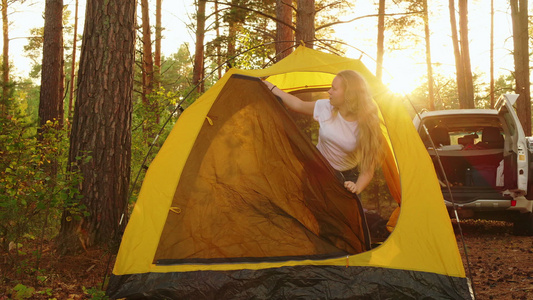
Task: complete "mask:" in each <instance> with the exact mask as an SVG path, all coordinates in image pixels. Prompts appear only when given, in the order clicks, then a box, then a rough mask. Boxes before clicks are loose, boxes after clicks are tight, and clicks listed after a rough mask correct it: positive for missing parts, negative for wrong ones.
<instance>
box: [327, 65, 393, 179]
mask: <svg viewBox="0 0 533 300" xmlns="http://www.w3.org/2000/svg"><path fill="white" fill-rule="evenodd" d="M337 76H338V77H339V78H340V79H342V84H343V85H344V86H343V88H344V98H345V99H344V101H345V105H346V108H347V109H348V113H349V114H354V115H355V116H356V117H357V123H358V125H357V126H358V131H359V134H358V135H357V147H356V150H355V152H356V157H357V160H358V162H359V171H360V172H361V173H363V172H365V171H366V170H374V169H375V168H377V167H378V166H379V165H380V164H381V161H382V159H383V157H384V152H385V151H384V148H383V147H384V139H383V134H382V132H381V120H380V118H379V112H378V107H377V105H376V103H375V102H374V101H373V100H372V95H371V94H370V88H369V87H368V84H367V82H366V80H365V79H364V78H363V76H361V75H360V74H359V73H357V72H355V71H353V70H344V71H340V72H339V73H338V74H337Z"/></svg>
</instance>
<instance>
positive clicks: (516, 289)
mask: <svg viewBox="0 0 533 300" xmlns="http://www.w3.org/2000/svg"><path fill="white" fill-rule="evenodd" d="M461 228H462V231H463V236H464V244H463V242H462V239H461V238H460V235H459V234H458V233H459V230H458V226H457V224H454V229H455V232H456V236H457V244H458V246H459V251H460V252H461V256H462V257H463V264H464V266H465V271H466V274H467V277H470V276H469V274H471V277H472V278H473V282H474V292H475V294H476V299H533V237H531V236H513V235H512V234H511V232H512V225H511V224H509V223H505V222H497V221H480V220H468V221H463V222H461ZM465 248H466V252H467V253H468V261H469V262H470V263H469V264H468V263H467V257H466V256H465V255H464V253H465V251H464V249H465ZM468 266H470V267H468Z"/></svg>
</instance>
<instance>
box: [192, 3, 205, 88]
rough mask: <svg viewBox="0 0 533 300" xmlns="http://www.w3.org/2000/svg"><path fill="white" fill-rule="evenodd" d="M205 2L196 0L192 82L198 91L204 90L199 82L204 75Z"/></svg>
mask: <svg viewBox="0 0 533 300" xmlns="http://www.w3.org/2000/svg"><path fill="white" fill-rule="evenodd" d="M205 4H206V0H199V1H198V11H197V13H196V48H195V52H194V66H193V75H192V84H193V85H195V86H196V85H198V86H197V88H196V90H197V92H198V93H203V92H204V85H203V83H201V81H202V79H203V77H204V37H205Z"/></svg>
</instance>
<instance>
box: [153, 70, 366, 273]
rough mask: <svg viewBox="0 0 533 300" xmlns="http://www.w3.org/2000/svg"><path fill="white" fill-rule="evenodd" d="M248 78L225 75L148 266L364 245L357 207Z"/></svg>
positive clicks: (334, 251) (353, 249) (354, 249)
mask: <svg viewBox="0 0 533 300" xmlns="http://www.w3.org/2000/svg"><path fill="white" fill-rule="evenodd" d="M254 79H255V80H253V79H248V78H244V77H242V76H235V75H234V76H232V78H230V80H229V81H228V83H227V84H226V85H225V86H224V88H223V89H222V91H221V92H220V94H219V96H218V98H217V99H216V101H215V102H214V104H213V106H212V107H211V110H210V111H209V114H208V117H209V118H210V119H211V123H210V122H208V121H204V124H203V126H202V129H201V130H200V133H199V137H201V138H198V139H196V141H195V144H194V146H193V148H192V150H191V154H190V155H189V159H188V160H187V163H186V164H185V166H184V169H183V175H182V176H181V178H180V182H179V184H178V187H177V189H176V192H175V194H174V197H173V201H172V204H171V207H172V208H175V209H174V210H169V212H168V214H167V216H166V224H165V227H164V228H163V232H162V234H161V238H160V241H159V246H158V249H157V251H156V254H155V257H154V262H157V261H166V262H167V263H168V262H169V261H174V262H181V261H182V260H185V259H186V260H187V261H191V260H193V261H204V262H210V261H212V259H217V261H225V258H238V260H240V261H242V258H250V259H254V258H258V257H260V258H266V259H267V260H268V259H269V258H276V257H284V258H285V259H286V257H289V256H294V257H304V256H313V255H328V254H330V255H333V256H339V255H343V254H348V253H351V254H355V253H360V252H363V251H365V250H368V249H369V243H368V238H367V237H366V236H365V234H366V232H365V227H364V224H365V223H364V222H363V221H362V219H361V215H362V214H361V205H360V203H358V201H357V199H354V196H353V195H351V194H350V193H349V192H348V191H347V190H346V189H344V188H343V187H342V186H340V185H339V183H338V182H337V180H336V178H335V174H334V172H333V171H332V170H331V168H329V166H328V164H327V162H325V161H324V159H323V158H322V156H321V155H320V154H319V152H318V150H317V149H316V148H315V147H314V146H313V145H312V144H311V143H310V142H309V141H308V139H307V138H306V137H305V136H303V135H302V134H301V132H300V130H299V129H298V128H297V127H296V125H295V124H294V122H291V120H290V118H289V117H287V116H285V117H280V116H283V114H287V113H286V111H285V110H284V108H283V107H282V105H281V104H280V103H278V102H277V100H276V99H275V97H274V96H273V95H272V94H271V93H269V91H268V89H267V88H266V86H264V84H262V83H261V82H260V80H259V79H257V78H254ZM268 98H270V99H268ZM266 99H268V100H266ZM302 179H303V180H302ZM176 209H179V213H176Z"/></svg>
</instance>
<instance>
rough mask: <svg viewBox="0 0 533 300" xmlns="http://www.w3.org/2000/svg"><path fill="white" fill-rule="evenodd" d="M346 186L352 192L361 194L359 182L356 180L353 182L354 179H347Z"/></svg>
mask: <svg viewBox="0 0 533 300" xmlns="http://www.w3.org/2000/svg"><path fill="white" fill-rule="evenodd" d="M344 187H345V188H346V189H347V190H348V191H350V192H352V193H354V194H359V193H361V191H360V189H359V187H358V186H357V184H355V182H353V181H345V182H344Z"/></svg>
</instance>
